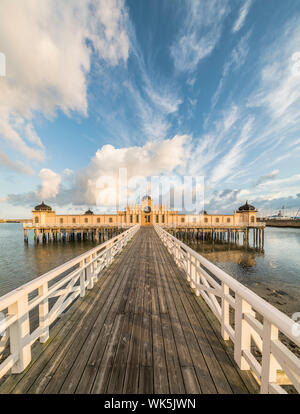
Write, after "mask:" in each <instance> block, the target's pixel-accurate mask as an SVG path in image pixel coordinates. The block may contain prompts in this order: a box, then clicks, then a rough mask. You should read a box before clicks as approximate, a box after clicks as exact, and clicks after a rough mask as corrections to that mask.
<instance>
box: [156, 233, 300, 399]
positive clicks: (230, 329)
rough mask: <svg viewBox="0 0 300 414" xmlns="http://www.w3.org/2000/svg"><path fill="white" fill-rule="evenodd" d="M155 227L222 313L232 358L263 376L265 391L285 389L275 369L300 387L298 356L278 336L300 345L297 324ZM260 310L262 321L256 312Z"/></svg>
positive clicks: (191, 278)
mask: <svg viewBox="0 0 300 414" xmlns="http://www.w3.org/2000/svg"><path fill="white" fill-rule="evenodd" d="M154 227H155V230H156V232H157V234H158V235H159V237H160V238H161V240H162V242H163V243H164V244H165V246H166V247H167V249H168V250H169V252H170V253H171V254H172V255H173V257H174V259H175V262H176V263H177V265H178V266H179V267H181V268H183V269H184V271H185V272H186V274H187V279H188V281H189V282H190V285H191V287H192V288H194V289H195V293H196V294H197V295H198V296H199V295H201V296H202V297H203V298H204V300H205V302H206V303H207V304H208V306H209V307H210V309H211V310H212V312H213V313H214V314H215V316H216V317H217V318H218V319H219V321H220V323H221V331H222V336H223V339H224V340H228V339H231V340H232V341H233V344H234V359H235V361H236V362H237V364H238V366H239V367H240V369H250V368H251V369H252V371H253V372H254V373H255V374H256V378H259V380H260V381H261V392H262V393H268V392H271V393H286V391H285V390H284V389H283V388H282V387H281V386H280V385H279V384H278V383H277V370H283V371H284V372H285V374H286V375H287V376H288V378H289V380H290V381H291V382H292V384H293V385H294V386H295V388H296V389H297V391H298V392H300V359H299V358H298V357H297V356H296V355H295V354H294V353H293V352H292V351H290V350H289V348H288V347H287V346H286V345H284V344H283V343H282V342H281V341H280V340H279V336H278V334H279V332H281V333H282V334H284V335H285V336H286V337H287V338H289V339H290V340H291V341H292V342H293V343H294V344H296V345H298V346H300V335H298V331H299V325H298V324H296V322H295V321H293V320H292V319H291V318H289V317H288V316H287V315H285V314H284V313H283V312H281V311H279V310H278V309H276V308H275V307H274V306H273V305H271V304H270V303H268V302H267V301H266V300H264V299H263V298H261V297H260V296H258V295H257V294H256V293H254V292H252V291H251V290H250V289H248V288H247V287H246V286H244V285H242V284H241V283H240V282H238V281H237V280H236V279H234V278H233V277H232V276H230V275H228V274H227V273H226V272H224V271H223V270H221V269H220V268H219V267H217V266H216V265H214V264H213V263H211V262H210V261H209V260H207V259H205V258H204V257H203V256H201V255H200V254H199V253H197V252H195V251H194V250H193V249H191V248H190V247H189V246H187V245H186V244H184V243H183V242H181V241H180V240H178V239H177V238H176V237H174V236H172V235H171V234H170V233H168V232H167V231H166V230H164V229H163V228H162V227H161V226H158V225H155V226H154ZM206 270H208V272H210V273H208V272H207V271H206ZM210 274H211V275H213V277H212V276H211V275H210ZM231 292H233V293H234V296H232V294H231ZM217 298H219V300H217ZM229 306H231V307H232V309H234V326H232V325H231V323H230V312H229ZM256 312H257V313H258V314H259V315H260V317H261V318H262V320H263V322H260V320H258V319H257V318H256ZM295 324H296V325H297V331H296V330H294V329H295V328H296V327H295ZM295 332H297V334H295ZM251 339H253V341H254V343H255V344H256V346H257V347H258V349H259V351H260V352H261V354H262V363H261V364H260V363H259V362H258V361H257V359H256V358H255V356H254V355H253V354H252V353H251Z"/></svg>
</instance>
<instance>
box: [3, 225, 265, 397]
mask: <svg viewBox="0 0 300 414" xmlns="http://www.w3.org/2000/svg"><path fill="white" fill-rule="evenodd" d="M255 392H258V387H257V385H256V383H255V381H254V379H253V378H252V376H251V374H250V373H248V372H242V371H240V370H239V369H238V367H237V366H236V364H235V363H234V361H233V357H232V352H231V349H230V347H229V346H228V345H227V344H226V343H225V342H224V341H223V340H222V338H221V336H220V334H219V326H218V322H217V321H216V319H215V317H214V316H213V315H212V313H211V311H210V310H209V309H208V307H207V306H206V304H205V303H204V301H203V300H202V299H201V298H197V297H196V296H195V295H194V294H193V292H192V290H191V289H190V287H189V285H188V284H187V282H186V279H185V275H184V273H183V272H181V271H180V270H179V269H178V267H177V266H176V264H175V262H174V260H173V258H172V257H171V255H170V254H169V253H168V251H167V249H166V248H165V247H164V246H163V244H162V242H161V241H160V239H159V238H158V236H157V235H156V233H155V230H154V229H153V228H151V227H149V228H141V229H140V230H139V232H138V233H137V234H136V236H135V237H134V238H133V240H132V241H131V242H130V243H129V244H128V245H127V246H126V248H125V249H124V251H123V252H122V253H121V254H120V255H118V256H117V257H116V258H115V260H114V262H113V263H112V265H111V266H110V267H109V268H108V269H106V271H105V272H104V273H103V275H102V276H101V278H100V280H99V281H98V283H97V284H96V286H95V287H94V289H93V290H91V291H90V292H89V293H88V294H87V295H86V297H84V298H83V299H79V300H77V301H76V302H75V303H74V304H73V305H72V307H71V308H70V309H69V310H68V311H67V312H66V313H65V314H63V315H62V317H61V318H60V320H59V321H58V322H57V323H56V324H55V326H54V327H53V328H52V329H51V330H50V339H49V340H48V342H47V343H46V344H43V345H42V344H40V343H36V345H35V346H34V347H33V361H32V363H31V364H30V366H29V367H28V368H27V369H26V370H25V371H24V372H23V373H21V374H17V375H9V376H8V377H6V378H5V379H4V381H2V383H1V385H0V393H2V394H3V393H47V394H56V393H116V394H118V393H119V394H121V393H128V394H129V393H134V394H137V393H157V394H161V393H255Z"/></svg>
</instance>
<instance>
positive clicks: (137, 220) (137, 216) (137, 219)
mask: <svg viewBox="0 0 300 414" xmlns="http://www.w3.org/2000/svg"><path fill="white" fill-rule="evenodd" d="M136 222H137V223H138V222H139V215H138V214H137V215H136Z"/></svg>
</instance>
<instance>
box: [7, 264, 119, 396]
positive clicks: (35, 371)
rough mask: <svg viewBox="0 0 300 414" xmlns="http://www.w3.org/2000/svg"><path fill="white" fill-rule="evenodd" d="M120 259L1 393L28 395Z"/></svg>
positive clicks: (60, 321) (34, 352)
mask: <svg viewBox="0 0 300 414" xmlns="http://www.w3.org/2000/svg"><path fill="white" fill-rule="evenodd" d="M118 260H119V258H117V259H116V262H115V263H114V264H113V265H111V267H110V268H109V269H107V272H106V273H105V274H103V275H102V276H101V278H100V280H99V281H98V283H97V288H98V289H95V290H92V291H90V292H89V294H88V295H86V296H85V297H84V298H83V299H81V300H78V301H76V302H75V303H74V304H73V305H72V306H71V308H70V309H69V310H68V311H67V312H66V313H65V314H62V315H61V317H60V319H59V321H58V322H57V323H56V324H55V326H54V328H53V329H51V337H50V339H49V340H48V341H47V343H45V344H40V343H36V344H35V346H34V347H33V361H32V362H31V364H30V365H29V367H28V368H27V369H26V370H25V371H24V372H23V373H21V374H18V375H11V376H9V377H8V378H7V380H6V381H5V382H4V384H3V385H2V386H1V388H0V392H3V393H8V392H14V393H26V392H27V391H28V389H29V388H30V386H31V385H32V384H33V383H34V381H35V380H36V378H37V377H38V375H39V374H40V372H41V371H42V369H43V367H44V366H45V365H46V363H47V362H48V361H49V360H51V359H52V357H53V356H54V355H56V351H57V348H58V347H59V346H60V344H62V343H63V342H64V341H65V338H66V337H68V335H69V333H70V332H72V330H73V331H74V327H75V326H76V327H78V321H79V320H81V319H82V316H83V315H85V314H88V313H89V312H90V311H91V309H92V308H93V306H94V303H95V302H96V301H97V295H98V293H99V290H101V291H102V290H105V288H106V286H107V284H108V283H109V282H110V279H109V276H110V274H111V272H113V269H114V267H115V266H116V265H117V262H118Z"/></svg>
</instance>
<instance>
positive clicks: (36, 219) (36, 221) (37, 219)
mask: <svg viewBox="0 0 300 414" xmlns="http://www.w3.org/2000/svg"><path fill="white" fill-rule="evenodd" d="M34 221H35V223H36V224H37V223H38V222H39V218H38V216H36V217H35V219H34Z"/></svg>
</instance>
